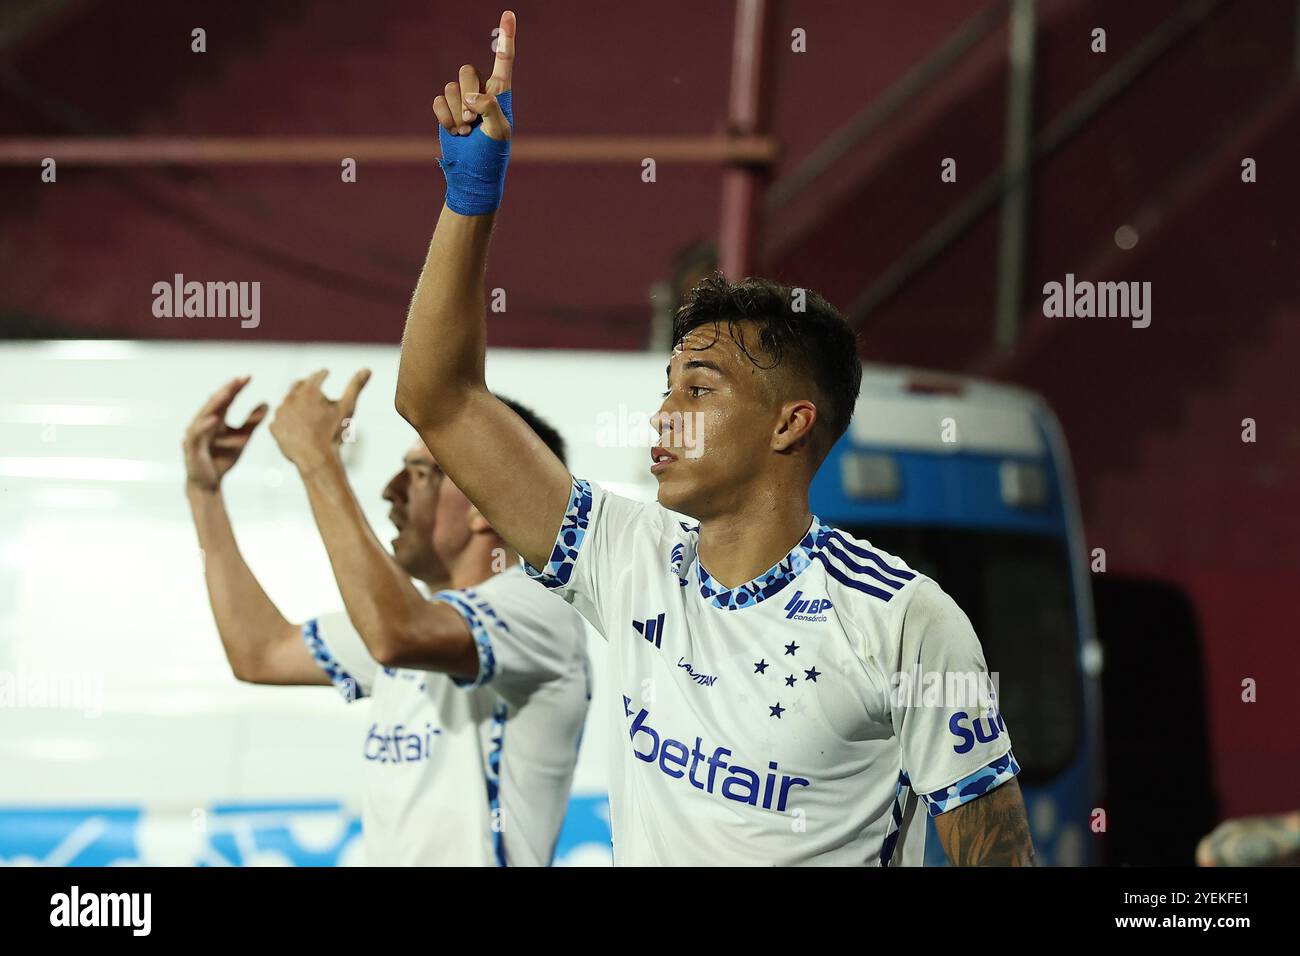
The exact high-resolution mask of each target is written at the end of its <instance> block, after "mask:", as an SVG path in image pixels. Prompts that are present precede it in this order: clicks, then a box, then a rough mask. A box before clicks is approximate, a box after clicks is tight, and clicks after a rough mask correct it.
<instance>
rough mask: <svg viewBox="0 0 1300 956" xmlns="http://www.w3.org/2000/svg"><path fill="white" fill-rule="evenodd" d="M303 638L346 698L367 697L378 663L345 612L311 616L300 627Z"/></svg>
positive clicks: (321, 667) (326, 673)
mask: <svg viewBox="0 0 1300 956" xmlns="http://www.w3.org/2000/svg"><path fill="white" fill-rule="evenodd" d="M302 639H303V641H304V642H306V644H307V649H308V650H309V651H311V656H312V658H313V659H314V660H315V661H316V663H317V664H318V665H320V669H321V670H323V671H324V672H325V675H326V676H327V677H328V678H329V679H330V682H331V683H332V684H333V685H334V686H335V687H336V688H338V691H339V693H340V694H342V695H343V698H344V699H345V700H348V701H353V700H360V699H361V698H362V697H369V696H370V692H371V688H373V687H374V683H375V675H376V674H377V673H378V671H379V663H378V661H376V660H375V659H374V658H373V657H372V656H371V654H370V650H369V649H368V648H367V647H366V644H365V642H364V641H363V640H362V639H361V635H360V634H358V633H357V629H356V628H355V627H353V626H352V621H351V619H349V618H348V616H347V614H346V613H345V612H343V611H339V612H337V613H334V614H322V615H321V616H320V617H315V618H312V619H311V620H310V621H308V622H307V623H306V624H304V625H303V626H302Z"/></svg>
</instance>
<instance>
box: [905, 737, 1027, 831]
mask: <svg viewBox="0 0 1300 956" xmlns="http://www.w3.org/2000/svg"><path fill="white" fill-rule="evenodd" d="M1018 773H1020V764H1018V763H1016V755H1015V754H1014V753H1012V752H1011V751H1010V750H1008V751H1007V752H1006V753H1004V754H1003V755H1002V756H1001V757H999V758H998V759H997V760H994V761H992V762H991V763H989V764H988V765H986V766H983V767H980V768H979V769H978V770H976V771H975V772H974V773H971V774H967V775H966V776H964V777H962V778H961V779H960V780H958V781H957V782H956V783H954V784H953V785H952V786H950V787H944V788H943V789H942V790H935V791H934V792H933V793H923V794H921V799H922V800H924V801H925V805H926V807H927V808H929V811H930V816H932V817H937V816H938V815H939V814H941V813H947V812H948V811H949V810H954V809H956V808H957V807H960V806H961V805H962V804H963V803H970V801H972V800H974V799H975V798H976V797H980V796H983V795H984V794H986V793H988V792H989V791H990V790H993V789H995V788H996V787H1000V786H1002V784H1004V783H1006V782H1007V781H1008V780H1010V779H1011V778H1012V777H1014V776H1015V775H1016V774H1018Z"/></svg>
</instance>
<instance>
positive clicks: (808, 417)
mask: <svg viewBox="0 0 1300 956" xmlns="http://www.w3.org/2000/svg"><path fill="white" fill-rule="evenodd" d="M816 424H817V406H816V405H814V404H813V403H812V402H810V401H808V399H806V398H800V399H796V400H795V401H793V402H786V403H785V404H784V405H782V406H781V416H780V418H778V419H777V424H776V430H775V431H774V432H773V433H772V450H773V451H777V452H791V451H795V450H796V449H798V448H800V447H802V446H803V445H804V444H805V443H807V442H809V441H811V440H812V431H813V426H814V425H816Z"/></svg>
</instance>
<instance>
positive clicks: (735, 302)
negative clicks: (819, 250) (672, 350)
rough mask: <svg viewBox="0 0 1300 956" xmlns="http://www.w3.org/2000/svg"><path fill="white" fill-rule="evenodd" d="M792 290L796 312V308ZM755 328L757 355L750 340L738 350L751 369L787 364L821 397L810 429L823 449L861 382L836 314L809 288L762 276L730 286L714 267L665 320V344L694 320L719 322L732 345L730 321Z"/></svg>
mask: <svg viewBox="0 0 1300 956" xmlns="http://www.w3.org/2000/svg"><path fill="white" fill-rule="evenodd" d="M796 290H797V291H798V292H800V293H802V295H801V296H799V297H798V299H799V301H800V302H801V304H802V311H797V310H796V308H795V303H796V294H795V293H796ZM739 321H749V322H752V323H754V324H755V325H757V326H758V330H759V335H758V343H757V344H758V348H759V350H761V353H760V354H756V353H755V351H753V350H751V347H752V345H753V337H752V336H751V337H750V339H749V341H748V342H745V343H742V344H741V349H742V350H743V351H744V352H745V355H746V356H747V357H748V358H749V360H750V361H751V362H753V363H754V365H755V367H757V368H761V369H769V368H776V367H778V366H789V367H791V368H793V370H794V371H795V372H796V373H797V374H798V375H799V376H800V377H802V378H803V379H804V380H805V381H807V382H809V383H810V384H811V385H812V386H813V388H814V389H815V390H816V391H817V392H818V393H819V395H820V396H821V399H822V400H821V401H818V402H817V403H816V404H817V411H818V413H819V414H818V418H817V427H818V428H824V436H825V438H826V439H828V440H826V441H824V442H823V443H822V448H821V451H822V453H823V454H824V453H825V452H826V451H827V450H829V449H830V447H831V445H833V444H835V442H836V441H837V440H838V439H839V437H840V436H841V435H843V434H844V433H845V431H847V430H848V427H849V420H850V419H851V418H852V417H853V407H854V405H856V404H857V400H858V389H859V388H860V387H861V385H862V361H861V360H860V359H859V358H858V341H857V336H856V335H854V334H853V330H852V329H850V328H849V325H848V323H847V322H845V321H844V317H843V316H842V315H840V313H839V311H838V310H837V309H836V308H835V306H833V305H831V304H830V303H829V302H827V301H826V300H825V299H823V298H822V297H821V296H820V295H818V294H817V293H816V292H814V291H813V290H812V289H798V288H797V287H792V286H785V285H781V284H780V283H778V282H773V281H771V280H770V279H752V278H751V279H745V280H744V281H743V282H737V283H734V284H733V283H730V282H728V281H727V280H726V278H725V277H724V276H723V275H722V273H720V272H715V273H714V274H713V275H711V276H709V277H708V278H707V279H704V280H702V281H701V282H699V283H698V284H697V285H696V286H695V288H693V289H692V290H691V291H690V294H689V295H688V296H687V299H686V303H685V304H684V305H683V306H682V307H681V308H680V309H678V310H677V315H676V316H675V317H674V318H673V343H674V344H676V343H678V342H680V341H681V340H682V339H683V338H685V337H686V335H687V334H689V333H690V332H691V331H692V330H694V329H697V328H699V327H700V326H702V325H713V326H714V327H715V328H716V327H719V326H720V325H721V324H722V323H725V324H726V326H727V329H728V333H729V334H730V335H731V336H732V337H733V338H735V339H736V341H737V342H740V339H739V338H738V337H737V330H736V329H735V327H734V325H735V323H736V322H739Z"/></svg>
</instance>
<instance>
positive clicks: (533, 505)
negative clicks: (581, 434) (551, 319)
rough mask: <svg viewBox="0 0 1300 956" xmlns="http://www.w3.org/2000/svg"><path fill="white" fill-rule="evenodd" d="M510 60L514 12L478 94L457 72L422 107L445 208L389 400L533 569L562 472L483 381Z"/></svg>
mask: <svg viewBox="0 0 1300 956" xmlns="http://www.w3.org/2000/svg"><path fill="white" fill-rule="evenodd" d="M514 58H515V15H514V14H513V13H511V12H509V11H507V12H505V13H503V14H502V15H501V32H500V35H499V36H498V39H497V50H496V62H495V64H494V65H493V68H492V75H491V76H490V77H489V78H488V81H487V84H486V86H485V87H482V88H481V87H480V83H479V75H478V72H477V71H476V70H475V69H474V67H473V66H471V65H469V64H466V65H465V66H462V67H461V68H460V76H459V79H458V80H457V81H456V82H452V83H448V84H447V85H446V87H445V89H444V90H443V95H441V96H439V97H438V98H437V99H436V100H434V102H433V111H434V113H435V114H436V115H437V118H438V124H439V130H438V135H439V139H440V140H441V143H442V153H443V159H442V166H443V170H444V172H445V173H446V176H447V183H448V187H447V203H446V205H445V206H444V208H443V210H442V214H441V216H440V217H439V218H438V227H437V229H436V230H435V231H434V234H433V242H432V243H431V244H430V245H429V253H428V256H427V257H426V259H425V263H424V269H423V271H422V272H421V273H420V281H419V284H418V285H417V286H416V288H415V295H414V297H413V298H412V300H411V309H410V312H409V314H408V316H407V320H406V334H405V335H404V336H403V338H402V360H401V367H400V370H399V373H398V379H397V402H396V404H397V410H398V412H399V413H401V415H402V417H403V418H405V419H406V420H407V421H408V422H410V423H411V424H412V425H414V426H415V428H416V430H417V431H418V432H419V433H420V437H422V438H423V439H424V442H425V444H426V445H427V446H428V448H429V450H430V451H431V452H432V453H433V455H434V457H436V458H437V459H438V461H439V462H442V463H443V467H444V468H445V469H446V472H447V474H448V476H449V477H450V478H451V480H452V481H453V482H455V483H456V485H457V487H459V488H460V489H461V490H462V491H463V492H464V493H465V495H466V497H468V498H469V499H470V500H471V501H473V502H474V503H475V505H477V506H478V509H479V511H481V512H482V514H483V516H484V517H485V518H486V519H487V521H488V523H489V524H491V525H492V527H493V528H495V529H496V530H497V531H498V532H499V533H500V534H501V536H502V537H503V538H505V540H506V541H508V542H509V543H510V544H511V546H512V547H514V548H515V550H517V551H518V552H519V553H520V554H521V555H523V557H524V558H525V559H526V560H527V561H528V562H529V563H531V564H535V565H538V566H541V565H544V564H546V562H547V560H548V559H549V557H550V554H551V548H552V546H553V545H554V543H555V535H556V533H557V532H558V531H559V528H560V520H561V517H562V516H563V514H564V509H565V504H566V502H567V501H568V498H569V486H570V478H569V473H568V470H567V469H566V468H565V467H564V465H563V464H561V462H560V460H559V459H558V458H556V457H555V456H554V455H553V454H551V452H550V451H549V450H548V449H547V447H546V446H545V445H544V444H542V442H541V440H540V439H538V437H537V435H536V434H535V433H534V432H533V431H532V429H530V428H529V427H528V426H527V425H526V424H525V423H524V422H523V421H522V420H521V419H520V418H519V417H518V416H517V415H515V413H514V412H512V411H511V410H510V409H509V407H507V406H506V405H505V404H504V403H503V402H501V400H500V399H498V398H496V397H495V396H494V395H492V393H491V392H489V391H488V388H487V384H486V382H485V380H484V376H483V357H484V350H485V347H486V346H485V343H486V340H485V333H484V312H485V302H484V293H483V276H484V271H485V269H486V266H487V248H488V239H489V237H490V236H491V233H492V225H493V223H494V221H495V218H496V213H495V211H496V208H497V206H498V205H499V204H500V200H501V189H502V187H503V186H504V182H505V168H506V163H507V162H508V160H509V155H510V150H509V145H510V132H511V124H510V122H509V121H508V119H507V115H508V114H509V112H510V108H511V103H510V100H511V88H512V87H511V83H512V75H513V70H514ZM480 117H481V120H480Z"/></svg>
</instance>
